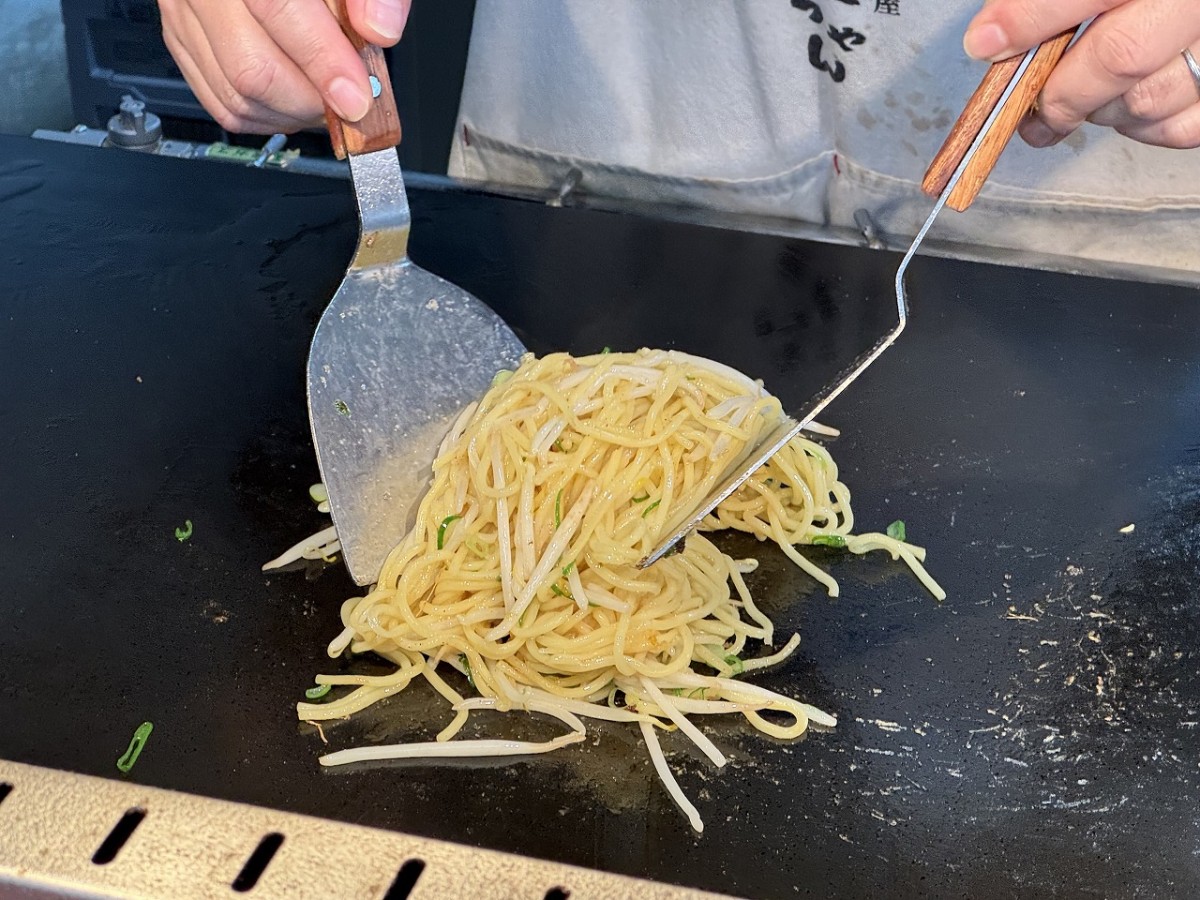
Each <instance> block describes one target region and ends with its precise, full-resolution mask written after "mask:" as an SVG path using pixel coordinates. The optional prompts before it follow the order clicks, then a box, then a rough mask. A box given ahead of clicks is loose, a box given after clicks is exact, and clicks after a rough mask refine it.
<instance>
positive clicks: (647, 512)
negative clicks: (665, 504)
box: [642, 500, 662, 519]
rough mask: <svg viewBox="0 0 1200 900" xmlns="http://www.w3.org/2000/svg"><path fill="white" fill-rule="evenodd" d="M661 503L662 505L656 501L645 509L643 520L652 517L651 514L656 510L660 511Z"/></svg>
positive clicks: (659, 501)
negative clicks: (659, 505)
mask: <svg viewBox="0 0 1200 900" xmlns="http://www.w3.org/2000/svg"><path fill="white" fill-rule="evenodd" d="M660 503H662V501H661V500H655V501H654V502H653V503H651V504H650V505H649V506H647V507H646V508H645V509H643V510H642V518H643V519H644V518H646V516H648V515H650V513H652V512H654V511H655V510H656V509H658V504H660Z"/></svg>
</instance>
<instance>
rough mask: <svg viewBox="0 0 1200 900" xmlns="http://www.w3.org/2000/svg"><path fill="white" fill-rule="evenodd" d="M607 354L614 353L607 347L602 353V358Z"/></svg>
mask: <svg viewBox="0 0 1200 900" xmlns="http://www.w3.org/2000/svg"><path fill="white" fill-rule="evenodd" d="M606 353H612V347H608V346H606V347H605V348H604V349H603V350H601V351H600V355H601V356H604V355H605V354H606Z"/></svg>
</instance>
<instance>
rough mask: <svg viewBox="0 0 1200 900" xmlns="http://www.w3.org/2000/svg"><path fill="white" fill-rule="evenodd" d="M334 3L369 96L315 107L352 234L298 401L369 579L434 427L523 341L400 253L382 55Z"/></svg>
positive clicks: (424, 480) (392, 128)
mask: <svg viewBox="0 0 1200 900" xmlns="http://www.w3.org/2000/svg"><path fill="white" fill-rule="evenodd" d="M335 13H336V15H337V16H338V18H339V20H340V21H341V24H342V30H343V31H344V32H345V33H346V36H347V37H349V38H350V40H351V41H352V42H353V43H354V45H355V47H356V48H357V49H358V51H359V55H360V56H361V57H362V60H363V62H364V63H365V64H366V66H367V72H368V73H369V75H370V81H371V88H372V92H373V93H374V95H375V98H374V102H373V104H372V106H371V111H370V112H369V113H368V114H367V116H366V118H364V119H363V120H362V121H360V122H357V123H349V122H343V121H342V120H341V119H339V118H338V117H337V115H336V114H335V113H334V112H333V111H332V110H331V109H328V108H327V109H326V111H325V117H326V123H327V124H328V126H329V136H330V138H331V139H332V141H333V146H334V152H335V153H336V154H337V156H338V158H339V159H345V158H347V157H348V158H349V160H350V174H351V176H352V177H353V181H354V195H355V198H356V199H357V201H358V214H359V220H360V224H361V235H360V237H359V242H358V248H357V249H356V250H355V252H354V258H353V259H352V260H351V262H350V268H349V270H348V271H347V272H346V277H345V278H344V279H343V281H342V283H341V286H340V287H339V288H338V289H337V293H335V294H334V296H333V300H332V301H330V304H329V306H328V308H327V309H326V310H325V313H324V314H323V315H322V316H321V321H320V323H319V324H318V325H317V330H316V333H315V335H314V336H313V341H312V347H311V349H310V351H309V359H308V414H309V421H310V422H311V424H312V434H313V443H314V444H315V446H316V450H317V462H318V463H319V465H320V468H321V477H322V479H323V480H324V482H325V486H326V488H327V489H328V491H329V504H330V510H331V512H332V514H333V521H334V525H335V526H336V527H337V533H338V538H339V540H340V541H341V545H342V553H343V555H344V556H345V559H346V567H347V569H349V571H350V575H351V577H353V578H354V580H355V581H356V582H357V583H358V584H371V583H373V582H375V581H376V580H378V576H379V570H380V568H381V567H382V565H383V562H384V559H385V558H386V557H387V555H388V553H389V552H390V551H391V549H392V548H393V547H394V546H395V545H396V544H397V543H398V542H399V541H400V539H401V538H402V537H403V536H404V534H405V533H406V532H407V531H408V529H409V526H410V524H411V521H412V519H413V517H414V516H415V513H416V509H417V505H418V503H419V502H420V499H421V497H422V495H424V493H425V491H426V488H427V487H428V482H429V477H430V467H429V464H430V463H431V462H432V461H433V459H434V458H435V457H436V456H437V449H438V445H439V444H440V443H441V441H442V438H443V437H444V436H445V435H446V433H447V432H448V431H449V430H450V428H451V426H452V425H453V423H454V420H455V419H456V418H457V417H458V415H459V414H460V413H461V412H462V410H463V408H464V407H465V406H467V404H469V403H471V402H473V401H475V400H478V399H479V398H480V397H481V396H483V394H484V392H485V391H486V390H487V389H488V387H489V386H490V385H491V383H492V379H493V378H494V377H495V375H496V373H497V372H498V371H500V370H501V369H511V368H515V367H516V365H517V363H518V361H519V360H520V358H521V355H522V354H523V353H524V352H525V347H524V345H523V344H522V343H521V342H520V341H519V340H518V339H517V337H516V335H514V334H513V332H512V330H511V329H509V327H508V326H507V325H506V324H505V323H504V320H502V319H501V318H500V317H499V316H498V315H496V314H495V313H494V312H492V310H491V309H489V308H488V307H487V306H485V305H484V304H483V303H482V302H481V301H480V300H478V299H476V298H475V297H473V296H471V295H470V294H468V293H467V292H466V291H464V290H463V289H462V288H459V287H456V286H455V285H453V284H451V283H449V282H448V281H445V280H444V279H442V278H439V277H438V276H436V275H434V274H432V273H430V272H426V271H425V270H424V269H422V268H420V267H418V266H416V265H414V264H413V262H412V260H411V259H409V258H408V236H409V226H410V224H411V216H410V214H409V209H408V197H407V195H406V194H405V191H404V179H403V178H402V177H401V174H400V161H399V158H398V157H397V155H396V145H397V144H398V143H399V142H400V118H399V114H398V113H397V111H396V101H395V99H394V97H393V96H392V86H391V80H390V79H389V77H388V72H387V64H386V62H385V60H384V56H383V51H382V50H381V49H380V48H378V47H375V46H372V45H369V44H366V43H364V42H363V41H362V39H361V38H360V37H358V35H357V34H356V33H355V32H354V30H353V28H352V27H351V26H350V24H349V19H348V17H347V15H346V4H345V0H339V2H338V4H337V7H336V9H335Z"/></svg>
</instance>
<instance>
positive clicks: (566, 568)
mask: <svg viewBox="0 0 1200 900" xmlns="http://www.w3.org/2000/svg"><path fill="white" fill-rule="evenodd" d="M573 568H575V563H574V562H569V563H567V564H566V565H565V566H563V569H562V573H563V578H566V577H567V576H568V575H570V574H571V570H572V569H573Z"/></svg>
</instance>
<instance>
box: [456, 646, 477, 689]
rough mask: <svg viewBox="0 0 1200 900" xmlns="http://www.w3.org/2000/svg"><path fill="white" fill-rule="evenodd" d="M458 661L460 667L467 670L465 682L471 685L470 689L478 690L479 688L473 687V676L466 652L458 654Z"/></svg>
mask: <svg viewBox="0 0 1200 900" xmlns="http://www.w3.org/2000/svg"><path fill="white" fill-rule="evenodd" d="M458 661H459V662H460V663H462V667H463V668H464V669H466V670H467V684H469V685H470V686H471V690H473V691H478V690H479V688H477V687H475V676H473V675H472V674H471V661H470V660H469V659H467V654H465V653H460V654H459V655H458Z"/></svg>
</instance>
